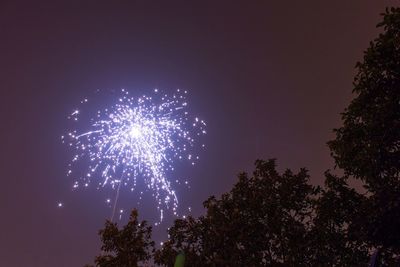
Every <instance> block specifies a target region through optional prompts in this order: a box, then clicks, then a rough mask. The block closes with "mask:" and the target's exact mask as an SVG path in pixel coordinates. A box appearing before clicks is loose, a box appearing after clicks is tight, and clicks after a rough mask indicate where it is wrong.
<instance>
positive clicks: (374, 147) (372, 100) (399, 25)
mask: <svg viewBox="0 0 400 267" xmlns="http://www.w3.org/2000/svg"><path fill="white" fill-rule="evenodd" d="M378 26H379V27H382V28H383V30H384V31H383V33H381V34H380V35H379V37H378V38H376V39H375V40H374V41H373V42H371V43H370V46H369V48H368V49H367V50H366V51H365V52H364V59H363V61H362V62H358V63H357V65H356V68H357V70H358V73H357V75H356V77H355V79H354V89H353V92H354V94H355V95H356V96H355V98H354V99H353V100H352V102H351V104H350V105H349V106H348V107H347V108H346V110H345V111H344V113H343V114H342V120H343V126H342V127H341V128H339V129H335V133H336V138H335V140H333V141H330V142H329V143H328V144H329V147H330V149H331V151H332V155H333V157H334V159H335V160H336V163H337V165H338V166H339V167H340V168H342V169H344V170H345V171H346V173H347V174H349V175H353V176H354V177H356V178H359V179H362V180H363V181H365V182H366V185H367V187H368V189H369V190H371V191H373V192H376V191H380V190H385V188H387V187H395V188H399V178H400V176H399V174H400V150H399V148H400V130H399V129H400V8H391V9H390V10H389V9H387V10H386V13H385V14H383V21H382V22H381V23H380V24H378ZM382 187H383V188H382Z"/></svg>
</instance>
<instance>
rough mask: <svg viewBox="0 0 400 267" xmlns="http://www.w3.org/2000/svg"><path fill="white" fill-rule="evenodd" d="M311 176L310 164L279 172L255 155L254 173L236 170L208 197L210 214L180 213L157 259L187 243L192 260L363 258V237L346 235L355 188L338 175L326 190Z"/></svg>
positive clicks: (286, 262) (354, 261)
mask: <svg viewBox="0 0 400 267" xmlns="http://www.w3.org/2000/svg"><path fill="white" fill-rule="evenodd" d="M308 180H309V175H308V173H307V171H306V170H305V169H301V170H300V171H299V172H298V173H296V174H295V173H293V172H292V171H290V170H286V171H285V172H284V173H283V174H280V173H278V172H277V171H276V167H275V161H274V160H269V161H261V160H259V161H257V162H256V170H255V172H254V174H253V176H251V177H250V176H249V175H248V174H246V173H243V174H241V175H239V181H238V182H237V183H236V184H235V185H234V187H233V189H232V190H231V191H230V192H229V193H226V194H223V195H222V197H221V198H220V199H217V198H215V197H210V198H209V199H208V200H207V201H206V202H204V206H205V208H206V210H207V212H206V215H205V216H201V217H200V218H198V219H194V218H192V217H189V218H187V219H184V220H177V221H176V222H175V224H174V226H173V227H171V228H170V230H169V235H170V238H169V240H168V241H167V242H166V243H165V244H164V246H163V247H162V248H161V249H160V250H159V251H157V252H156V262H157V263H159V264H162V265H164V266H172V264H173V260H174V257H175V255H177V254H178V253H179V252H181V251H183V252H184V253H185V255H186V260H187V263H188V266H265V265H267V266H357V265H358V264H361V265H362V264H365V263H366V262H367V248H366V246H365V244H362V243H360V242H357V241H356V240H350V241H349V238H348V235H347V226H348V224H349V217H350V216H351V212H352V209H353V208H354V207H355V206H357V204H358V201H359V198H358V194H357V193H356V192H355V191H354V190H351V189H349V188H348V187H347V185H346V184H345V181H344V180H343V179H339V178H336V177H334V176H328V180H327V181H328V182H327V189H326V190H321V189H320V188H318V187H314V186H311V185H310V184H309V183H308Z"/></svg>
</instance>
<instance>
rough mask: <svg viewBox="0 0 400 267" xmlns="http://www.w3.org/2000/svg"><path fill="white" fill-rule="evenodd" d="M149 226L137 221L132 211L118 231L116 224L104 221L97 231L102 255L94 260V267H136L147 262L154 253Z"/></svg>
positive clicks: (136, 216)
mask: <svg viewBox="0 0 400 267" xmlns="http://www.w3.org/2000/svg"><path fill="white" fill-rule="evenodd" d="M151 232H152V228H151V226H147V222H146V221H142V222H139V221H138V212H137V210H135V209H134V210H133V211H132V213H131V215H130V218H129V222H128V223H127V224H126V225H125V226H124V227H123V228H122V229H118V227H117V224H116V223H113V222H111V221H106V223H105V226H104V229H102V230H100V231H99V235H100V236H101V241H102V243H103V245H102V246H101V250H102V254H101V255H100V256H97V257H96V259H95V266H96V267H137V266H138V263H139V262H144V261H147V260H149V259H150V258H151V255H152V253H153V252H154V242H153V241H151Z"/></svg>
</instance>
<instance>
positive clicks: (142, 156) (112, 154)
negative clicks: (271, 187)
mask: <svg viewBox="0 0 400 267" xmlns="http://www.w3.org/2000/svg"><path fill="white" fill-rule="evenodd" d="M186 95H187V92H186V91H183V92H182V91H180V90H177V91H176V92H175V93H174V94H173V95H167V94H161V93H160V92H158V90H154V92H153V94H152V95H151V96H146V95H143V96H142V97H139V98H135V97H131V96H130V95H129V93H128V92H127V91H126V90H121V94H120V95H119V97H117V98H116V102H115V103H114V105H112V106H110V107H109V108H105V109H102V110H98V111H97V112H95V115H94V116H90V123H89V125H88V124H87V123H86V125H85V126H86V127H85V126H84V127H82V126H81V125H80V124H81V123H80V121H81V120H80V117H81V116H82V114H81V111H80V109H76V110H74V111H73V112H72V113H71V114H70V116H68V119H69V120H72V122H74V125H75V126H76V127H75V128H74V129H72V130H71V131H69V132H68V134H67V135H66V136H62V140H63V143H66V144H68V145H69V146H70V147H71V148H72V149H73V150H74V151H75V153H74V156H73V158H72V161H71V163H70V164H69V166H70V168H69V170H68V175H70V176H71V175H74V167H75V165H76V164H77V163H78V162H82V161H85V162H86V161H87V162H88V163H89V164H88V167H87V169H86V170H85V172H84V173H83V175H80V176H78V177H76V176H75V175H74V176H75V177H76V178H77V180H76V181H75V182H74V185H73V187H74V188H78V187H80V186H82V185H83V186H89V185H90V184H92V183H95V184H96V185H98V186H99V188H101V187H105V186H111V187H112V188H114V189H117V194H116V199H115V204H116V201H117V198H118V194H119V189H120V187H121V186H128V187H131V190H132V191H133V190H134V189H135V187H136V182H137V179H138V178H139V179H143V180H144V182H145V184H146V185H147V188H148V189H150V190H151V191H152V192H153V195H154V197H155V199H156V201H157V208H158V209H159V211H160V215H161V220H162V216H163V210H164V209H165V208H167V209H172V210H173V213H174V214H175V215H176V213H177V206H178V198H177V196H176V193H175V191H174V189H173V187H172V186H171V183H170V181H169V179H168V177H167V173H169V172H170V171H173V170H174V168H173V162H174V160H176V159H186V160H188V161H190V162H191V164H193V165H194V163H195V160H197V159H198V156H194V155H192V154H191V152H190V151H191V150H192V147H193V146H194V145H195V143H196V138H197V137H199V136H201V135H204V134H205V133H206V131H205V125H206V124H205V122H204V121H203V120H200V119H199V118H197V117H193V118H191V117H190V116H189V115H188V114H189V113H188V111H187V105H188V104H187V101H186ZM87 102H88V100H87V99H84V100H83V101H82V102H81V104H82V105H85V104H86V103H87ZM86 116H87V114H86ZM78 126H81V127H79V128H82V129H84V130H80V129H78ZM202 147H204V144H203V145H202ZM107 202H110V200H107ZM115 204H114V209H113V216H114V212H115V207H116V206H115Z"/></svg>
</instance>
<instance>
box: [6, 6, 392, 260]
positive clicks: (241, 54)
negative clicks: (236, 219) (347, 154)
mask: <svg viewBox="0 0 400 267" xmlns="http://www.w3.org/2000/svg"><path fill="white" fill-rule="evenodd" d="M36 2H40V4H38V3H36ZM55 2H57V3H55ZM60 2H61V1H48V3H45V1H27V2H26V3H23V2H21V1H4V0H3V1H1V2H0V70H1V74H0V97H1V105H0V115H1V132H0V137H1V143H2V144H1V150H0V151H1V152H0V156H1V160H0V164H1V172H0V175H1V186H0V205H1V206H0V207H1V220H0V233H1V238H0V242H1V246H0V265H1V266H5V267H26V266H32V267H36V266H37V267H50V266H52V267H53V266H59V267H64V266H65V267H71V266H83V265H84V264H85V263H89V262H92V260H93V258H94V256H95V255H97V254H98V252H99V246H100V243H99V237H98V235H97V231H98V229H100V228H101V227H102V226H103V224H104V220H105V219H106V218H108V217H109V215H110V209H109V208H107V207H106V205H104V197H105V196H104V194H102V192H101V191H96V190H91V189H88V190H79V191H77V192H72V190H71V185H72V180H71V179H70V178H67V177H66V176H65V173H66V170H67V164H68V161H69V159H70V157H71V153H69V152H68V151H67V150H66V148H65V146H64V145H62V144H61V141H60V136H61V135H62V134H64V132H65V129H66V122H67V120H66V116H67V114H68V113H69V112H70V111H71V109H73V108H74V107H75V106H76V104H77V103H78V102H79V101H80V100H81V99H82V98H83V97H85V96H87V95H90V94H92V93H93V92H94V91H95V90H96V89H120V88H126V89H127V90H129V91H131V92H133V93H137V94H142V93H148V92H149V91H151V90H152V89H154V88H160V89H165V90H174V89H176V88H182V89H186V90H189V93H190V94H189V102H190V105H191V107H190V108H191V111H193V112H194V113H196V114H199V115H200V116H201V117H202V118H204V119H205V120H206V121H207V123H208V128H207V130H208V134H207V136H206V137H205V139H204V141H205V143H206V145H207V149H206V150H204V151H203V152H201V153H200V156H201V159H200V161H199V162H198V164H197V165H196V166H194V167H188V166H182V167H180V168H179V169H178V170H177V172H176V175H177V177H178V176H179V177H185V178H189V181H190V186H191V188H190V189H182V190H180V191H179V192H178V194H179V195H178V197H179V199H180V202H181V205H182V207H188V206H191V207H192V208H193V215H196V216H197V215H199V214H201V213H202V212H203V209H202V202H203V201H204V200H205V199H206V198H207V197H208V196H210V195H213V194H216V195H220V194H221V193H223V192H226V191H227V190H229V189H230V188H231V187H232V185H233V183H234V182H235V181H236V174H237V173H238V172H240V171H243V170H247V171H251V170H252V166H253V163H254V161H255V160H256V159H258V158H260V159H268V158H277V159H278V165H279V169H280V170H282V169H284V168H292V169H294V170H298V168H300V167H303V166H304V167H307V168H308V169H310V173H311V175H312V182H313V183H314V184H321V183H322V182H323V172H324V171H325V170H326V169H328V168H333V166H334V165H333V161H332V159H331V158H330V156H329V150H328V148H327V146H326V142H327V141H328V140H330V139H331V138H332V137H333V134H332V131H331V129H332V128H334V127H337V126H339V125H340V116H339V113H340V112H342V111H343V109H344V108H345V107H346V106H347V104H348V103H349V101H350V100H351V89H352V80H353V76H354V73H355V71H354V65H355V63H356V61H357V60H360V59H361V58H362V52H363V50H364V49H365V48H366V47H367V46H368V42H369V41H370V40H372V39H373V38H374V37H375V36H376V35H377V33H378V31H377V29H375V25H376V24H377V23H378V21H379V20H380V18H379V13H381V12H382V11H383V10H384V7H385V6H390V5H394V4H396V3H397V1H382V0H380V1H376V0H375V1H372V0H368V1H367V0H359V1H345V0H342V1H320V0H313V1H242V3H233V2H234V1H197V3H194V1H179V2H174V1H158V2H155V1H137V2H135V1H118V2H119V3H115V2H117V1H63V2H64V4H60ZM71 2H75V3H76V4H74V3H71ZM79 2H82V3H79ZM144 2H147V4H144ZM150 2H151V4H150ZM78 3H79V4H78ZM83 3H84V4H83ZM124 197H125V200H124V203H125V204H126V203H128V204H127V205H129V195H125V196H124ZM58 201H62V202H63V203H64V207H63V208H58V207H57V203H58ZM134 207H136V206H135V204H131V207H130V208H134ZM138 208H139V212H140V214H141V218H142V219H147V220H149V221H153V220H154V218H155V216H157V215H156V211H155V210H154V203H152V199H151V198H148V199H146V200H145V201H144V202H143V203H142V204H141V205H140V206H138ZM173 219H174V217H172V216H168V218H167V219H166V222H165V223H164V224H163V225H162V226H161V227H158V228H157V229H156V230H155V232H156V233H155V235H156V236H155V239H156V240H157V241H158V240H159V241H161V239H163V238H165V234H164V231H165V228H166V227H168V226H169V225H170V223H171V221H172V220H173Z"/></svg>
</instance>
